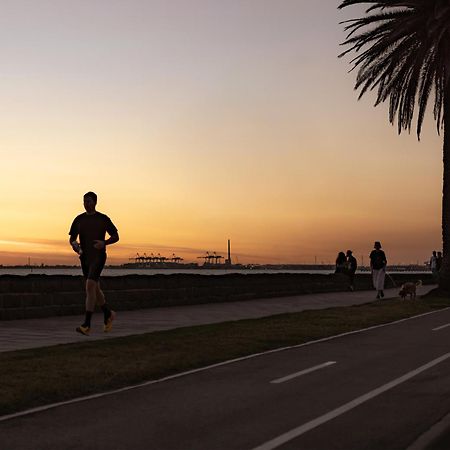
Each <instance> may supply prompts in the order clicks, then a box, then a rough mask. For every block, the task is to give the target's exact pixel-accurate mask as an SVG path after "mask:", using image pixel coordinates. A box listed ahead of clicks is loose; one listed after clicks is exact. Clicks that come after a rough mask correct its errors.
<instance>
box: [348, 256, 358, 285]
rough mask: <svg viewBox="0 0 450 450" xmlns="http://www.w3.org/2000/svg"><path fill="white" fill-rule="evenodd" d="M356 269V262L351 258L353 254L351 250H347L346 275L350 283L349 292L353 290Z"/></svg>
mask: <svg viewBox="0 0 450 450" xmlns="http://www.w3.org/2000/svg"><path fill="white" fill-rule="evenodd" d="M357 267H358V262H357V261H356V258H355V257H354V256H353V252H352V251H351V250H347V275H348V278H349V283H350V286H349V288H350V290H351V291H353V290H354V289H355V288H354V286H353V283H354V280H355V272H356V268H357Z"/></svg>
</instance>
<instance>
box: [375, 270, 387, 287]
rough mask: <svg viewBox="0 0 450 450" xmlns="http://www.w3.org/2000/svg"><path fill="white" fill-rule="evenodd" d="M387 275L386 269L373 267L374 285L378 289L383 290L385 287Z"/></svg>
mask: <svg viewBox="0 0 450 450" xmlns="http://www.w3.org/2000/svg"><path fill="white" fill-rule="evenodd" d="M385 275H386V271H385V270H384V269H372V280H373V287H374V288H375V289H376V290H377V291H382V290H383V289H384V277H385Z"/></svg>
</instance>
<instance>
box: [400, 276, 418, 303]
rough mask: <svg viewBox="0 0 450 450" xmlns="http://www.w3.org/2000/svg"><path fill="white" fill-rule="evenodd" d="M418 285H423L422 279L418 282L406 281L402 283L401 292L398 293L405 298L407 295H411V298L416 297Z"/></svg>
mask: <svg viewBox="0 0 450 450" xmlns="http://www.w3.org/2000/svg"><path fill="white" fill-rule="evenodd" d="M418 286H422V280H419V281H418V282H417V283H405V284H403V285H402V288H401V289H400V292H399V293H398V295H399V296H400V297H401V298H402V299H403V300H405V298H406V296H407V295H409V299H410V300H413V299H414V300H415V299H416V288H417V287H418Z"/></svg>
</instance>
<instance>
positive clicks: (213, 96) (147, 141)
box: [0, 0, 442, 265]
mask: <svg viewBox="0 0 450 450" xmlns="http://www.w3.org/2000/svg"><path fill="white" fill-rule="evenodd" d="M339 3H340V2H339V1H334V0H320V1H317V0H282V1H280V0H227V1H223V0H173V1H171V2H167V1H163V0H121V1H118V0H89V1H87V0H79V1H77V2H75V1H66V0H39V1H35V0H14V1H9V0H4V1H3V2H2V14H1V17H0V54H1V55H2V69H1V72H0V76H1V83H0V95H1V102H0V120H1V127H0V152H1V162H2V164H1V168H2V171H1V177H0V187H1V189H2V192H3V195H2V196H1V198H0V210H1V219H0V264H4V265H6V264H25V263H27V260H28V257H30V258H31V261H32V263H35V264H40V263H41V262H43V263H45V264H55V263H58V264H61V263H68V264H76V262H77V261H76V255H75V254H74V253H73V252H72V250H71V249H70V247H69V245H68V231H69V227H70V224H71V222H72V220H73V218H74V217H75V216H76V215H77V214H79V213H80V212H82V211H83V205H82V196H83V194H84V193H85V192H86V191H89V190H93V191H95V192H96V193H97V194H98V196H99V201H98V205H97V209H98V210H99V211H101V212H104V213H106V214H107V215H108V216H110V217H111V219H112V220H113V222H114V223H115V225H116V226H117V228H118V229H119V234H120V237H121V240H120V242H119V243H118V244H116V245H114V246H111V247H109V248H108V255H109V262H110V263H123V262H127V260H128V258H130V257H132V256H133V255H134V254H135V253H136V252H140V253H143V252H146V253H147V254H150V253H152V252H153V253H161V255H165V256H171V255H172V253H175V254H177V255H178V256H181V257H183V258H185V260H186V261H199V260H198V259H197V257H198V256H201V255H202V254H204V252H205V251H207V250H209V251H216V252H218V253H220V254H222V255H225V254H226V246H227V239H231V245H232V252H233V258H234V259H233V262H239V263H308V262H314V261H315V260H317V261H318V262H322V261H323V262H331V261H334V260H335V258H336V254H337V252H338V251H340V250H344V251H345V250H347V249H353V251H354V253H355V256H356V257H357V258H358V260H361V255H364V258H365V262H367V255H368V254H369V253H370V251H371V249H372V246H373V241H374V240H380V241H381V242H382V244H383V247H384V249H385V251H386V254H387V256H388V260H389V262H390V263H411V262H414V263H415V262H417V261H419V262H423V261H425V260H426V259H428V258H429V256H430V253H431V251H432V250H434V249H435V250H440V246H441V228H440V224H441V189H442V188H441V183H442V139H441V137H439V136H438V135H437V133H436V127H435V123H434V121H433V120H432V107H430V108H429V112H430V114H429V117H428V121H427V122H426V125H425V127H424V131H423V133H422V136H421V141H420V142H417V138H416V136H415V133H412V134H411V135H408V134H407V133H406V134H402V135H400V136H398V135H397V130H396V127H392V126H391V125H390V124H389V122H388V117H387V116H388V114H387V105H381V106H379V107H377V108H374V107H373V104H374V96H373V95H368V96H366V97H365V98H364V99H362V100H361V101H359V102H358V101H357V93H356V92H355V91H354V90H353V85H354V81H355V73H353V72H352V73H348V71H349V69H350V65H349V61H350V58H348V57H347V58H343V59H338V58H337V55H338V54H339V53H340V52H341V51H342V47H340V46H339V43H340V42H342V41H343V40H344V39H345V33H344V31H343V26H342V25H339V22H340V21H342V20H345V19H348V18H351V17H355V16H358V15H360V14H361V13H362V9H361V8H347V9H346V10H344V11H338V10H337V6H338V5H339Z"/></svg>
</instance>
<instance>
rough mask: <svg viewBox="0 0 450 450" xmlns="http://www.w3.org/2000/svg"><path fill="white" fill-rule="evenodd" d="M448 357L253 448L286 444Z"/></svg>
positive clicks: (269, 448) (269, 449) (267, 449)
mask: <svg viewBox="0 0 450 450" xmlns="http://www.w3.org/2000/svg"><path fill="white" fill-rule="evenodd" d="M448 358H450V353H446V354H445V355H442V356H440V357H439V358H436V359H433V361H430V362H429V363H427V364H424V365H423V366H420V367H419V368H417V369H415V370H412V371H411V372H408V373H406V374H405V375H402V376H401V377H399V378H396V379H395V380H392V381H390V382H389V383H386V384H384V385H383V386H380V387H379V388H377V389H374V390H373V391H370V392H368V393H367V394H364V395H361V396H360V397H358V398H355V399H354V400H352V401H350V402H348V403H346V404H345V405H342V406H340V407H339V408H336V409H334V410H333V411H330V412H328V413H326V414H324V415H323V416H320V417H317V418H316V419H314V420H311V421H310V422H307V423H305V424H303V425H300V426H299V427H297V428H294V429H292V430H290V431H288V432H287V433H284V434H282V435H280V436H278V437H276V438H275V439H272V440H270V441H268V442H266V443H265V444H262V445H260V446H259V447H255V448H254V449H253V450H272V449H274V448H277V447H279V446H280V445H283V444H285V443H286V442H289V441H292V439H295V438H297V437H299V436H300V435H302V434H304V433H306V432H307V431H310V430H312V429H313V428H316V427H318V426H319V425H322V424H324V423H326V422H328V421H330V420H332V419H334V418H336V417H338V416H340V415H341V414H344V413H346V412H348V411H350V410H351V409H353V408H356V407H357V406H359V405H361V404H362V403H365V402H367V401H368V400H371V399H372V398H374V397H377V396H378V395H380V394H383V393H384V392H386V391H388V390H389V389H392V388H394V387H396V386H398V385H399V384H402V383H404V382H405V381H408V380H409V379H410V378H413V377H415V376H416V375H418V374H420V373H422V372H424V371H425V370H428V369H430V368H431V367H433V366H436V365H437V364H440V363H441V362H443V361H445V360H446V359H448Z"/></svg>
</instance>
